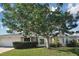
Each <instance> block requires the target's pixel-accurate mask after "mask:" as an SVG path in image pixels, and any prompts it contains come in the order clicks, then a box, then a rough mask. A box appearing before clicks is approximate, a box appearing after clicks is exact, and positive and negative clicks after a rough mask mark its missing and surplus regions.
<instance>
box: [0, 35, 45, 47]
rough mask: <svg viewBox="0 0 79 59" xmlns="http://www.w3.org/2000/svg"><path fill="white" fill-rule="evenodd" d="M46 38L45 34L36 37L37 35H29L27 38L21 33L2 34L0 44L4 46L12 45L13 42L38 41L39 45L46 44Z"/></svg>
mask: <svg viewBox="0 0 79 59" xmlns="http://www.w3.org/2000/svg"><path fill="white" fill-rule="evenodd" d="M45 40H46V38H44V37H43V36H38V38H37V39H36V37H35V36H31V37H30V36H27V38H24V36H23V35H21V34H10V35H0V46H4V47H12V46H13V42H16V41H18V42H24V41H30V42H38V46H39V47H40V46H45V44H46V43H45Z"/></svg>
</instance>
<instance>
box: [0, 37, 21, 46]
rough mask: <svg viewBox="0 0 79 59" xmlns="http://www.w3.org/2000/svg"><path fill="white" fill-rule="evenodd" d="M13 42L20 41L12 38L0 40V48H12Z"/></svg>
mask: <svg viewBox="0 0 79 59" xmlns="http://www.w3.org/2000/svg"><path fill="white" fill-rule="evenodd" d="M15 41H20V39H19V38H18V39H14V38H10V39H8V38H6V39H1V40H0V46H7V47H12V46H13V42H15Z"/></svg>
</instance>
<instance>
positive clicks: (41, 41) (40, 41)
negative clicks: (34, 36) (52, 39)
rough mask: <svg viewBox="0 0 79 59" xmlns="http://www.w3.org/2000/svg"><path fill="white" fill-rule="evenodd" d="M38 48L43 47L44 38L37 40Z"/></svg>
mask: <svg viewBox="0 0 79 59" xmlns="http://www.w3.org/2000/svg"><path fill="white" fill-rule="evenodd" d="M38 46H39V47H42V46H45V38H43V37H39V38H38Z"/></svg>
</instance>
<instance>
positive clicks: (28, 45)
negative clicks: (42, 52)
mask: <svg viewBox="0 0 79 59" xmlns="http://www.w3.org/2000/svg"><path fill="white" fill-rule="evenodd" d="M37 44H38V43H37V42H13V47H14V48H15V49H25V48H35V47H37Z"/></svg>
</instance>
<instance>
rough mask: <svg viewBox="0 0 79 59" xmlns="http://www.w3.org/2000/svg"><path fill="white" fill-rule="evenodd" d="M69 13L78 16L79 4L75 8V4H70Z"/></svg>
mask: <svg viewBox="0 0 79 59" xmlns="http://www.w3.org/2000/svg"><path fill="white" fill-rule="evenodd" d="M68 11H70V13H71V14H74V15H75V14H77V12H78V11H79V4H76V5H75V6H73V4H68Z"/></svg>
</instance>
